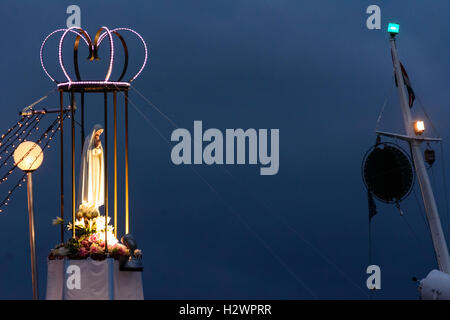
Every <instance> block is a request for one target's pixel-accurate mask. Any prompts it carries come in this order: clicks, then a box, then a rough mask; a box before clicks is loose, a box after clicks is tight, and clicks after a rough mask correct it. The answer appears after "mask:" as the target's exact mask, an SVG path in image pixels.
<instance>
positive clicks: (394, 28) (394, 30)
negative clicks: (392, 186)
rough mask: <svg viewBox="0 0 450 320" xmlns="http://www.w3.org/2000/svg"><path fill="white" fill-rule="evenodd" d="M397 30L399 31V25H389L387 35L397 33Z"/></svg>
mask: <svg viewBox="0 0 450 320" xmlns="http://www.w3.org/2000/svg"><path fill="white" fill-rule="evenodd" d="M399 29H400V25H399V24H397V23H389V25H388V32H389V33H398V30H399Z"/></svg>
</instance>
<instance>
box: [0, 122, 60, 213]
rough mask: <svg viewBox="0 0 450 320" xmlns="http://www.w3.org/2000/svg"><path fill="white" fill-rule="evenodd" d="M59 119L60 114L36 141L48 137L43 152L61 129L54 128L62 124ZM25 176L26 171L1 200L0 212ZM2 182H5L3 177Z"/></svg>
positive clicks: (38, 142) (39, 141)
mask: <svg viewBox="0 0 450 320" xmlns="http://www.w3.org/2000/svg"><path fill="white" fill-rule="evenodd" d="M67 116H68V113H66V114H65V115H64V117H63V121H64V119H65V118H66V117H67ZM59 119H60V116H58V117H57V118H56V119H55V121H53V123H52V124H51V125H50V126H49V127H48V128H47V130H46V131H45V132H44V133H43V134H42V135H41V137H40V138H39V139H38V140H37V141H36V143H37V144H40V143H41V142H42V140H43V139H45V138H48V139H47V142H46V143H45V145H44V147H43V148H42V150H41V153H42V152H44V150H45V149H46V148H50V145H49V143H50V141H51V140H52V139H53V137H54V135H55V134H56V133H57V132H58V131H59V129H60V126H59V125H58V128H57V129H55V128H54V127H55V125H56V124H60V121H59ZM49 132H51V134H50V135H49V134H48V133H49ZM31 150H32V149H30V150H28V152H27V153H26V154H25V155H24V156H23V157H22V158H21V159H20V161H22V160H23V159H24V158H25V157H26V156H27V155H28V153H29V152H31ZM39 155H40V153H39ZM39 155H38V156H37V157H36V158H35V160H34V161H36V159H37V158H38V157H39ZM20 161H18V162H20ZM34 161H33V163H34ZM33 163H32V164H31V165H33ZM16 166H17V165H16V164H15V165H14V167H16ZM11 172H12V170H11ZM8 175H9V174H8ZM25 176H26V173H24V174H23V175H22V176H21V177H20V179H19V180H18V181H17V183H16V184H15V185H14V186H13V187H12V188H11V189H10V190H9V191H8V194H7V196H6V197H5V198H4V199H3V200H2V202H0V213H1V212H3V209H2V208H3V207H4V206H7V205H8V203H9V202H10V200H11V198H10V197H11V195H12V194H13V193H14V191H15V190H16V189H17V188H19V187H21V186H22V184H23V182H25ZM6 180H7V179H6ZM1 182H3V179H2V181H1ZM1 182H0V183H1Z"/></svg>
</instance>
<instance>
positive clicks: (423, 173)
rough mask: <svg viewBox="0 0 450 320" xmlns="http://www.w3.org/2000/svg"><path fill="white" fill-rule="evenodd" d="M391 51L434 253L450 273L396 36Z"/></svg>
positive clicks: (441, 268)
mask: <svg viewBox="0 0 450 320" xmlns="http://www.w3.org/2000/svg"><path fill="white" fill-rule="evenodd" d="M390 41H391V50H392V58H393V64H394V70H395V76H396V78H397V83H398V95H399V98H400V107H401V111H402V114H403V122H404V125H405V130H406V134H407V135H408V136H409V137H410V138H412V139H411V141H410V145H411V153H412V157H413V160H414V166H415V169H416V174H417V180H418V181H419V186H420V190H421V192H422V198H423V203H424V206H425V211H426V215H427V220H428V225H429V228H430V233H431V238H432V240H433V246H434V251H435V252H436V259H437V262H438V266H439V270H441V271H443V272H446V273H450V257H449V253H448V248H447V243H446V241H445V236H444V232H443V231H442V226H441V220H440V218H439V213H438V209H437V206H436V200H435V199H434V194H433V190H432V188H431V183H430V178H429V177H428V173H427V170H426V168H425V163H424V160H423V157H422V152H421V150H420V141H418V140H417V139H414V138H416V134H415V132H414V129H413V125H414V124H413V121H412V117H411V111H410V109H409V105H408V99H407V95H406V90H405V85H404V82H403V75H402V71H401V68H400V61H399V59H398V55H397V48H396V45H395V36H391V40H390Z"/></svg>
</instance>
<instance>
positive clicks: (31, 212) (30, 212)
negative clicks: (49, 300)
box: [27, 172, 39, 300]
mask: <svg viewBox="0 0 450 320" xmlns="http://www.w3.org/2000/svg"><path fill="white" fill-rule="evenodd" d="M27 194H28V224H29V229H30V258H31V281H32V283H33V300H38V299H39V291H38V290H39V289H38V277H37V260H36V241H35V233H34V210H33V179H32V173H31V172H27Z"/></svg>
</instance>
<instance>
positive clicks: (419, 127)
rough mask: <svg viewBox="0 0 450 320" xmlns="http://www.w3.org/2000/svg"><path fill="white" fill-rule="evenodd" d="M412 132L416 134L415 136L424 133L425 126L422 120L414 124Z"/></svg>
mask: <svg viewBox="0 0 450 320" xmlns="http://www.w3.org/2000/svg"><path fill="white" fill-rule="evenodd" d="M414 131H415V132H416V134H422V133H423V132H424V131H425V124H424V123H423V121H422V120H418V121H415V122H414Z"/></svg>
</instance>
